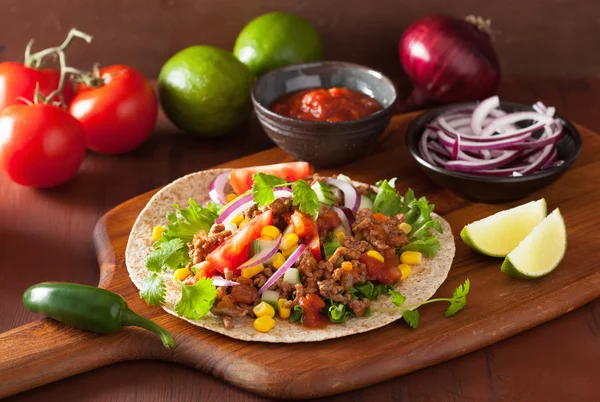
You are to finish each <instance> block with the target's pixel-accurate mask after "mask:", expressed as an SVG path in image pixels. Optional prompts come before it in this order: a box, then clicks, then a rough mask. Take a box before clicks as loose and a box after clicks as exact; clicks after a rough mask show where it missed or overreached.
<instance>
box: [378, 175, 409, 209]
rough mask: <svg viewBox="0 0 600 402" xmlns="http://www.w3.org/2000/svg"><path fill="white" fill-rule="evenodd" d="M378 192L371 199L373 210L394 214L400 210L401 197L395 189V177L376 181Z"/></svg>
mask: <svg viewBox="0 0 600 402" xmlns="http://www.w3.org/2000/svg"><path fill="white" fill-rule="evenodd" d="M377 187H379V192H378V193H377V195H376V196H375V201H373V209H372V210H373V212H378V213H380V214H384V215H387V216H395V215H397V214H398V213H399V212H400V211H401V205H402V199H401V197H400V194H398V192H397V191H396V178H395V177H394V178H393V179H390V180H389V181H388V180H382V181H380V182H378V183H377Z"/></svg>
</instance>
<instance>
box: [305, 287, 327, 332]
mask: <svg viewBox="0 0 600 402" xmlns="http://www.w3.org/2000/svg"><path fill="white" fill-rule="evenodd" d="M298 305H300V306H302V310H304V318H303V320H302V325H304V326H305V327H308V328H325V327H326V326H327V324H329V318H327V317H325V316H324V315H322V314H320V311H321V310H322V309H323V308H324V307H325V302H324V301H323V299H321V298H320V297H319V296H318V295H316V294H314V293H309V294H307V295H306V296H302V297H301V298H300V299H299V300H298Z"/></svg>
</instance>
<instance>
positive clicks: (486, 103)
mask: <svg viewBox="0 0 600 402" xmlns="http://www.w3.org/2000/svg"><path fill="white" fill-rule="evenodd" d="M498 106H500V98H498V97H497V96H491V97H489V98H487V99H485V100H483V101H481V103H479V105H477V107H476V108H475V110H473V116H472V117H471V130H473V134H475V135H480V134H481V131H482V130H483V121H484V120H485V118H486V117H487V116H488V115H489V114H490V112H491V111H492V110H493V109H495V108H497V107H498Z"/></svg>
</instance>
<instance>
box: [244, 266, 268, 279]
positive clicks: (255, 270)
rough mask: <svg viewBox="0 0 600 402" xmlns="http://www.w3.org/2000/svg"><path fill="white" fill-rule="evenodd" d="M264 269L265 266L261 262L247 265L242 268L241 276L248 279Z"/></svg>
mask: <svg viewBox="0 0 600 402" xmlns="http://www.w3.org/2000/svg"><path fill="white" fill-rule="evenodd" d="M264 269H265V266H264V265H262V264H258V265H254V266H252V267H248V268H242V276H243V277H244V278H248V279H250V278H252V277H253V276H256V275H258V274H260V273H261V272H262V271H264Z"/></svg>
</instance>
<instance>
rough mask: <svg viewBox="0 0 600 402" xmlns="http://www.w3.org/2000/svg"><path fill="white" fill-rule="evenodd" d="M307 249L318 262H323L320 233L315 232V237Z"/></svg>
mask: <svg viewBox="0 0 600 402" xmlns="http://www.w3.org/2000/svg"><path fill="white" fill-rule="evenodd" d="M306 247H307V248H308V249H309V250H310V252H311V253H312V255H313V257H315V259H316V260H317V261H321V241H320V240H319V233H317V232H315V235H314V236H313V238H312V240H311V241H310V242H309V243H308V244H307V245H306Z"/></svg>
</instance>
